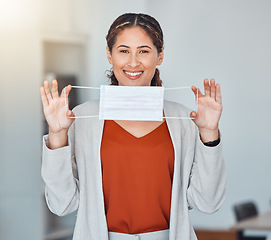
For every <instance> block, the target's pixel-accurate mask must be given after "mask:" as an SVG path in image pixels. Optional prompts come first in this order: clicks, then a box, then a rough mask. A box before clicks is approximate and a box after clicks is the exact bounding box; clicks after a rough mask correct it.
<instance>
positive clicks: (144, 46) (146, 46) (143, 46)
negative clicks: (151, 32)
mask: <svg viewBox="0 0 271 240" xmlns="http://www.w3.org/2000/svg"><path fill="white" fill-rule="evenodd" d="M120 47H125V48H130V47H129V46H126V45H119V46H118V47H117V48H120ZM137 48H149V49H152V48H151V47H150V46H148V45H142V46H139V47H137Z"/></svg>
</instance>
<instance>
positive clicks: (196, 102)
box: [163, 87, 199, 119]
mask: <svg viewBox="0 0 271 240" xmlns="http://www.w3.org/2000/svg"><path fill="white" fill-rule="evenodd" d="M188 88H189V89H190V88H191V87H176V88H165V90H175V89H188ZM198 97H199V89H198V88H197V97H196V101H195V104H196V113H198V99H199V98H198ZM163 118H165V119H166V118H168V119H195V118H191V117H163Z"/></svg>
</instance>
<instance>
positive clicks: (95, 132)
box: [41, 14, 225, 240]
mask: <svg viewBox="0 0 271 240" xmlns="http://www.w3.org/2000/svg"><path fill="white" fill-rule="evenodd" d="M106 40H107V57H108V61H109V62H110V64H112V66H113V70H112V72H111V74H110V79H111V84H112V85H120V86H150V85H151V86H158V87H159V86H161V80H160V77H159V71H158V69H157V68H156V67H157V65H160V64H161V63H162V61H163V57H164V55H163V33H162V30H161V28H160V26H159V23H158V22H157V21H156V20H155V19H154V18H152V17H150V16H148V15H145V14H124V15H121V16H120V17H118V18H117V19H116V20H115V21H114V22H113V24H112V25H111V27H110V29H109V31H108V35H107V37H106ZM70 90H71V86H68V87H67V88H66V96H65V94H64V91H62V93H61V96H60V97H59V95H58V87H57V82H56V81H55V80H54V81H53V83H52V89H51V93H50V89H49V84H48V82H47V81H45V82H44V86H43V87H41V98H42V103H43V107H44V114H45V117H46V120H47V123H48V125H49V134H48V136H45V137H44V148H43V161H42V176H43V179H44V181H45V183H46V191H45V195H46V200H47V204H48V207H49V208H50V210H51V211H52V212H54V213H55V214H57V215H60V216H63V215H66V214H68V213H70V212H73V211H76V210H78V213H77V220H76V226H75V230H74V236H73V239H75V240H87V239H88V240H100V239H102V240H106V239H110V240H118V239H123V240H126V239H141V240H142V239H143V240H144V239H153V240H154V239H155V240H159V239H160V240H168V239H171V240H182V239H196V236H195V233H194V231H193V228H192V226H191V224H190V220H189V213H188V210H189V209H192V208H196V209H198V210H200V211H202V212H206V213H213V212H215V211H216V210H218V209H219V207H220V206H221V204H222V201H223V199H224V195H225V167H224V162H223V157H222V146H221V143H220V137H219V130H218V123H219V119H220V116H221V112H222V103H221V94H220V86H219V84H216V83H215V80H214V79H211V80H210V82H209V80H208V79H205V80H204V91H205V94H204V95H203V94H202V93H201V92H199V94H198V111H197V113H196V112H194V111H193V112H191V113H190V116H191V117H192V118H194V119H193V122H194V123H193V122H192V121H190V120H176V119H168V120H166V121H125V120H121V121H120V120H119V121H108V120H106V121H102V120H99V119H96V118H93V119H79V120H76V121H74V119H73V118H69V117H73V116H74V115H77V114H78V115H97V114H98V111H99V103H98V102H97V101H92V102H87V103H84V104H82V105H79V106H77V107H76V108H75V109H74V110H73V112H72V111H71V110H68V111H67V110H66V106H65V97H67V96H68V94H69V91H70ZM192 91H193V92H194V93H195V95H196V92H197V88H196V87H192ZM187 114H189V110H188V109H186V108H185V107H184V106H182V105H180V104H177V103H172V102H167V101H165V103H164V115H165V116H184V115H187Z"/></svg>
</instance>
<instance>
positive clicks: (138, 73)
mask: <svg viewBox="0 0 271 240" xmlns="http://www.w3.org/2000/svg"><path fill="white" fill-rule="evenodd" d="M124 72H125V73H126V74H128V75H129V76H132V77H135V76H137V75H140V74H141V73H143V72H134V73H132V72H126V71H124Z"/></svg>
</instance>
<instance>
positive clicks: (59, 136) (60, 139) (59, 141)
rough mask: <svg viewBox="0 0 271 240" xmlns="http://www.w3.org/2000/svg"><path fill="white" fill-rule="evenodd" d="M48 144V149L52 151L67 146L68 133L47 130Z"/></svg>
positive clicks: (65, 131)
mask: <svg viewBox="0 0 271 240" xmlns="http://www.w3.org/2000/svg"><path fill="white" fill-rule="evenodd" d="M48 137H49V143H48V145H49V146H48V147H49V148H50V149H52V150H54V149H57V148H61V147H65V146H67V145H68V131H67V130H61V131H59V132H52V131H50V129H49V136H48Z"/></svg>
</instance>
